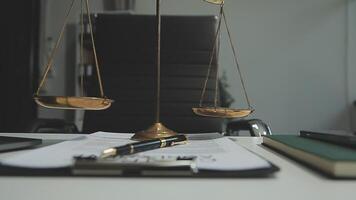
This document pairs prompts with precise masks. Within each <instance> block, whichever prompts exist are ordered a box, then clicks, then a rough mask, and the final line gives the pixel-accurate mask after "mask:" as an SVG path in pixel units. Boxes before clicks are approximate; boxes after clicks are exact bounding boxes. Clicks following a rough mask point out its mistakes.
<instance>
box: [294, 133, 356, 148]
mask: <svg viewBox="0 0 356 200" xmlns="http://www.w3.org/2000/svg"><path fill="white" fill-rule="evenodd" d="M300 136H301V137H305V138H310V139H315V140H321V141H324V142H330V143H333V144H337V145H341V146H345V147H352V148H356V135H355V134H354V133H353V132H346V131H336V130H335V131H332V130H330V131H303V130H302V131H300Z"/></svg>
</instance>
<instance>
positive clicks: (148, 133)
mask: <svg viewBox="0 0 356 200" xmlns="http://www.w3.org/2000/svg"><path fill="white" fill-rule="evenodd" d="M160 3H161V0H156V18H157V19H156V26H157V27H156V32H157V33H156V37H157V38H156V39H157V43H156V44H157V46H156V55H157V60H156V62H157V63H156V64H157V73H156V75H157V77H156V115H155V118H156V119H155V123H154V124H153V125H152V126H151V127H149V128H148V129H146V130H143V131H140V132H138V133H136V134H135V135H134V136H133V137H132V139H134V140H149V139H155V138H161V137H169V136H173V135H176V134H177V133H176V132H174V131H172V130H170V129H168V128H166V127H165V126H164V125H163V124H162V123H161V120H160V115H161V110H160V109H161V8H160Z"/></svg>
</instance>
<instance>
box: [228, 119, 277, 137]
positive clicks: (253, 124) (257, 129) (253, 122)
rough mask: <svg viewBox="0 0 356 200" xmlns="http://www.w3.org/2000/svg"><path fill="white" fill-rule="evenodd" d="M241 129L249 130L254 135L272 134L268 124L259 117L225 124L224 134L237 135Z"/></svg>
mask: <svg viewBox="0 0 356 200" xmlns="http://www.w3.org/2000/svg"><path fill="white" fill-rule="evenodd" d="M241 131H249V133H250V135H251V136H255V137H261V136H264V135H272V132H271V129H270V128H269V126H268V125H267V124H266V123H264V122H263V121H262V120H260V119H250V120H236V121H231V122H229V123H228V124H227V125H226V135H231V136H239V135H240V132H241Z"/></svg>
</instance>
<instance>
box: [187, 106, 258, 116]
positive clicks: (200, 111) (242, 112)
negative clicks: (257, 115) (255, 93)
mask: <svg viewBox="0 0 356 200" xmlns="http://www.w3.org/2000/svg"><path fill="white" fill-rule="evenodd" d="M192 109H193V112H194V113H195V114H197V115H200V116H204V117H219V118H243V117H247V116H248V115H250V114H251V113H252V112H253V110H252V109H232V108H222V107H199V108H192Z"/></svg>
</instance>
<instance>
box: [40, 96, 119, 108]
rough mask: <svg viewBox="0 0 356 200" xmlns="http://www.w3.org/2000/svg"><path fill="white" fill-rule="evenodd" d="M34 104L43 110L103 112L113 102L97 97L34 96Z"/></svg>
mask: <svg viewBox="0 0 356 200" xmlns="http://www.w3.org/2000/svg"><path fill="white" fill-rule="evenodd" d="M34 100H35V101H36V103H37V104H38V105H40V106H43V107H45V108H52V109H68V110H105V109H107V108H109V107H110V106H111V103H112V102H113V100H111V99H107V98H98V97H66V96H36V97H34Z"/></svg>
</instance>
